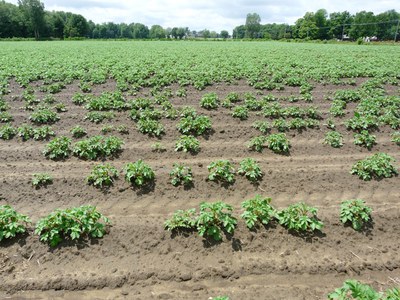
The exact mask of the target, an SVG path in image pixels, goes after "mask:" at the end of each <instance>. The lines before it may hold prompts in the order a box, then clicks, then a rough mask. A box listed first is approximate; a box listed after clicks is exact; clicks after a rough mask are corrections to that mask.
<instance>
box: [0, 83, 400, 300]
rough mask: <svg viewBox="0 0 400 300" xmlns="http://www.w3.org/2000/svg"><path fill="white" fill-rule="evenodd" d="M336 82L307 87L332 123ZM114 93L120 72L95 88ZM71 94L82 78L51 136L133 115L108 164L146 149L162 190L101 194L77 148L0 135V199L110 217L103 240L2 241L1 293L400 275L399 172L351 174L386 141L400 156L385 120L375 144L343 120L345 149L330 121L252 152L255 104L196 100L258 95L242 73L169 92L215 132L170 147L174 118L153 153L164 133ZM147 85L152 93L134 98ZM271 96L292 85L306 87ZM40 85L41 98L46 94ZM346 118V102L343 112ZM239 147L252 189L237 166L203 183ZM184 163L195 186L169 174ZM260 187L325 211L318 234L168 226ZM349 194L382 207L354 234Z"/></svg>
mask: <svg viewBox="0 0 400 300" xmlns="http://www.w3.org/2000/svg"><path fill="white" fill-rule="evenodd" d="M362 81H363V80H362V79H360V80H358V81H357V82H358V84H359V83H361V82H362ZM39 85H40V82H39V83H37V86H39ZM339 88H354V87H349V86H320V85H317V86H316V87H315V89H314V90H313V96H314V102H313V103H312V105H315V106H317V107H319V109H320V110H321V111H322V112H323V116H324V119H325V118H327V116H328V111H329V106H330V104H329V101H327V100H324V96H326V95H329V94H330V93H331V92H332V91H334V90H336V89H339ZM114 89H115V82H113V81H110V82H108V83H107V84H104V85H99V86H96V87H95V89H94V91H93V93H94V94H96V95H98V94H100V93H101V92H102V91H105V90H114ZM172 89H173V90H175V89H176V87H175V86H173V87H172ZM11 90H12V93H11V94H10V95H8V96H6V99H7V100H8V101H9V103H10V105H11V106H12V108H11V110H10V112H11V113H12V114H13V116H14V118H15V120H14V122H13V124H14V125H15V126H19V125H21V124H22V123H29V120H28V117H29V113H28V112H25V111H24V110H23V109H21V106H22V104H23V103H22V102H21V101H19V100H18V99H17V100H12V96H15V95H20V94H21V93H22V89H21V88H19V87H18V86H17V85H16V84H15V83H12V86H11ZM76 91H78V89H77V84H76V83H74V84H72V85H70V86H67V88H66V89H64V90H63V91H62V92H61V93H59V94H57V95H56V96H55V97H56V99H57V100H58V101H59V102H63V103H65V104H66V106H67V108H68V112H66V113H62V114H60V116H61V120H60V121H59V122H57V123H56V124H54V125H53V129H54V130H55V132H56V134H57V135H67V136H70V133H69V130H70V128H72V127H73V126H75V125H77V124H80V125H82V126H83V127H84V128H86V129H87V131H88V133H89V136H91V135H95V134H100V133H101V132H100V130H101V128H102V127H103V126H104V124H114V125H120V124H126V125H127V126H128V127H129V128H130V133H129V135H119V134H118V133H116V132H114V133H113V134H114V135H117V136H118V135H119V136H120V137H121V138H123V140H124V141H125V145H124V147H123V152H122V153H121V155H120V156H119V157H118V158H115V159H114V160H112V161H111V163H112V164H113V165H115V166H116V167H117V168H119V169H121V168H122V166H123V165H124V164H126V163H127V162H134V161H136V160H138V159H143V160H144V161H145V162H148V163H149V164H150V165H151V166H152V167H153V168H154V170H155V172H156V184H155V187H154V189H153V190H150V191H146V192H145V193H142V192H138V191H135V190H133V189H132V188H130V187H129V186H128V185H127V183H125V182H124V180H123V178H122V176H121V178H120V179H118V180H117V181H116V184H115V185H114V186H113V187H112V188H110V189H109V190H108V191H107V192H102V191H99V190H97V189H95V188H93V187H91V186H88V185H86V183H85V177H86V176H87V175H88V174H89V172H90V170H91V169H92V167H93V166H94V165H95V164H97V163H98V162H92V161H82V160H79V159H77V158H75V157H72V158H69V159H68V160H66V161H61V162H60V161H58V162H54V161H50V160H47V159H46V158H45V157H44V156H43V155H42V150H43V149H44V146H45V144H46V142H36V141H28V142H22V141H21V140H20V139H19V138H17V137H15V138H14V139H13V140H11V141H0V204H5V203H8V204H10V205H12V206H14V207H15V208H16V209H17V210H18V211H19V212H21V213H25V214H27V215H29V216H30V217H31V218H32V219H33V221H34V222H36V221H37V220H38V219H39V218H40V217H43V216H45V215H46V214H48V213H50V212H51V211H53V210H55V209H57V208H67V207H71V206H78V205H83V204H92V205H96V206H97V207H98V209H99V210H100V212H102V213H103V214H105V215H106V216H108V217H110V219H111V221H112V224H113V226H112V227H111V228H110V232H109V234H108V235H106V236H105V237H104V238H103V239H99V240H89V241H82V242H79V243H69V242H66V243H63V244H62V245H60V246H59V247H57V248H56V249H50V248H49V247H48V246H47V245H46V244H43V243H41V242H39V240H38V237H37V236H35V235H34V234H33V232H32V231H33V229H30V232H29V233H30V234H29V235H26V236H24V237H21V238H18V239H15V240H12V241H7V242H6V243H5V244H4V245H3V246H2V248H0V258H1V259H0V280H1V281H0V282H1V284H0V298H7V299H48V298H51V299H208V298H209V297H215V296H217V295H228V296H230V298H231V299H323V298H325V297H326V294H327V293H328V292H330V291H332V290H333V289H334V288H336V287H339V286H341V285H342V283H343V281H344V280H346V279H349V278H355V279H359V280H362V281H363V282H366V283H370V284H372V285H373V286H374V287H376V288H377V289H378V290H381V289H386V288H388V287H391V286H393V285H395V284H396V283H397V285H398V284H399V282H400V256H399V255H398V253H400V240H399V238H398V237H399V232H400V210H399V208H400V204H399V199H400V189H399V186H400V185H399V178H398V177H395V178H390V179H384V180H381V181H370V182H363V181H361V180H359V179H358V178H357V177H356V176H354V175H350V173H349V171H350V168H351V165H352V164H353V163H354V162H356V161H357V160H359V159H362V158H365V157H366V156H368V155H370V154H372V153H375V152H378V151H382V152H386V153H389V154H390V155H391V156H393V157H394V158H395V159H396V160H397V161H400V153H399V148H398V146H396V145H395V144H394V143H392V142H391V141H390V133H391V132H392V131H393V130H391V129H390V128H386V127H382V128H381V129H380V131H379V132H376V133H375V134H376V136H377V142H378V144H377V145H376V146H375V147H374V148H373V149H372V150H371V151H368V150H366V149H365V148H361V147H358V146H355V145H353V143H352V141H353V136H352V135H353V134H352V133H351V132H349V131H347V130H346V129H345V127H344V126H343V125H339V124H340V123H341V122H342V121H341V120H340V119H336V124H337V125H339V126H338V130H339V131H340V132H342V133H343V134H344V136H345V140H344V142H345V145H344V147H342V148H340V149H334V148H331V147H330V146H327V145H323V144H322V140H323V138H324V134H325V132H326V131H327V129H326V127H325V126H323V125H322V124H323V123H324V120H322V121H321V126H320V128H319V129H312V130H311V129H309V130H306V131H303V132H297V131H290V132H289V133H288V136H289V138H290V140H291V143H292V148H291V151H290V155H289V156H282V155H277V154H273V153H272V152H271V151H269V150H267V149H265V150H264V151H263V153H257V152H250V151H248V149H247V146H246V143H247V142H248V141H249V140H250V138H251V137H253V136H255V135H258V132H257V131H256V130H255V129H253V128H252V127H251V124H252V123H253V122H254V121H255V120H258V119H260V120H261V119H263V117H262V116H257V115H256V113H254V112H253V113H251V117H250V118H249V120H246V121H239V120H237V119H234V118H232V117H231V116H230V112H229V110H228V109H225V108H222V107H220V108H219V109H218V110H215V111H207V110H204V109H202V108H200V107H199V100H200V98H201V95H202V94H204V93H206V92H210V91H214V92H216V93H217V94H218V95H219V97H220V98H224V97H225V95H226V94H227V93H228V92H231V91H236V92H240V93H244V92H253V93H255V92H256V91H255V90H253V89H252V88H250V87H249V86H248V85H247V84H246V83H245V82H239V83H238V85H224V84H216V85H214V86H212V87H207V88H206V89H205V90H204V91H201V92H199V91H196V90H195V89H192V88H189V90H188V96H187V97H186V98H177V97H174V98H173V100H172V102H173V104H174V105H175V106H177V107H180V106H183V105H192V106H195V107H196V108H197V109H198V111H199V112H201V113H204V114H206V115H209V116H211V118H212V123H213V130H214V132H213V134H211V135H210V136H209V137H208V138H207V139H205V138H200V143H201V151H200V152H199V153H198V154H197V155H191V154H184V153H180V152H175V151H174V144H175V141H176V140H177V138H178V137H179V136H180V134H179V132H178V131H177V130H176V129H175V126H176V124H177V121H171V120H166V119H163V120H162V123H163V124H164V125H165V128H166V134H165V135H164V136H163V137H162V139H161V140H160V141H161V142H162V144H163V145H164V146H165V147H166V148H167V151H166V152H164V153H154V152H152V151H151V145H152V144H153V143H154V142H155V141H157V139H156V138H150V137H147V136H145V135H143V134H141V133H139V132H138V131H137V129H136V127H135V124H134V123H133V122H132V121H131V120H129V116H128V112H122V113H117V118H116V119H115V120H113V121H112V122H105V123H103V124H99V125H94V124H93V123H90V122H88V121H84V120H83V118H84V115H85V114H86V112H87V111H86V110H85V109H83V108H82V107H78V106H75V105H73V104H72V102H71V97H72V95H73V94H74V93H75V92H76ZM396 91H397V92H396ZM387 92H388V94H396V93H398V90H397V89H396V87H391V86H388V87H387ZM147 93H148V90H144V91H141V92H140V93H139V94H138V96H146V95H147ZM267 93H269V92H263V94H267ZM273 93H274V94H276V95H291V94H298V89H297V88H287V89H285V90H284V91H282V92H273ZM37 95H38V96H39V97H41V96H43V94H42V93H40V92H37ZM129 98H133V97H129ZM284 105H296V106H298V105H311V104H308V103H307V104H305V103H293V104H289V103H284ZM353 108H354V106H353ZM351 114H352V109H351V106H350V109H349V110H348V114H347V116H346V117H345V118H344V119H346V118H348V117H350V116H351ZM244 157H253V158H255V159H256V160H257V161H258V162H259V163H260V166H261V168H262V170H263V171H264V173H265V175H264V178H263V180H262V181H261V182H260V184H259V185H258V186H255V185H252V184H251V183H249V182H248V181H247V180H246V179H244V178H242V177H240V176H237V177H236V178H237V179H236V182H235V183H234V184H233V185H230V186H227V187H224V186H221V185H220V184H217V183H213V182H209V181H206V178H207V165H208V164H209V163H210V162H211V161H214V160H216V159H222V158H224V159H230V160H232V161H233V162H235V165H236V166H237V165H238V162H239V161H240V160H241V159H243V158H244ZM178 161H179V162H185V163H187V164H188V165H190V166H191V167H192V170H193V174H194V186H193V187H192V188H191V189H188V190H185V189H184V188H183V187H173V186H172V185H171V184H170V183H169V177H168V172H169V171H170V169H171V167H172V164H173V163H174V162H178ZM396 164H397V166H398V162H397V163H396ZM38 172H48V173H50V174H51V175H52V176H53V177H54V179H55V180H54V184H53V185H50V186H48V187H47V188H41V189H34V188H33V187H32V186H31V183H30V180H31V176H32V174H33V173H38ZM255 194H262V195H265V196H269V197H272V199H273V204H274V205H275V206H276V207H277V208H282V207H285V206H287V205H289V204H291V203H293V202H297V201H300V200H304V201H306V202H307V203H309V204H311V205H313V206H316V207H318V208H319V216H320V218H321V219H322V221H323V222H324V224H325V227H324V229H323V233H321V234H315V235H313V236H306V237H304V236H296V235H293V234H290V233H288V232H287V230H285V229H284V228H282V227H281V226H279V225H278V224H272V225H271V226H268V227H267V228H262V229H259V230H257V231H249V230H247V229H246V227H245V225H244V224H243V222H239V226H238V228H237V229H236V231H235V233H234V235H233V236H226V237H225V238H224V240H223V241H222V242H221V243H213V242H211V241H210V240H205V239H202V238H201V237H199V236H197V235H196V234H194V233H192V234H187V235H178V236H175V235H171V233H169V232H167V231H165V230H164V229H163V222H164V221H165V220H166V218H167V217H168V216H170V215H171V214H172V213H173V212H174V211H175V210H177V209H187V208H190V207H197V206H198V205H199V203H200V202H202V201H216V200H223V201H226V202H228V203H229V204H231V205H233V206H234V207H235V208H237V211H236V212H235V213H236V214H239V213H240V210H239V208H240V203H241V202H242V201H244V200H246V199H249V198H251V197H252V196H254V195H255ZM355 198H361V199H364V200H365V201H366V202H367V203H368V204H369V205H370V206H371V207H372V208H373V210H374V211H373V224H372V225H371V227H370V228H369V230H368V231H367V232H363V233H358V232H355V231H354V230H352V229H351V228H349V227H344V226H342V224H341V223H340V222H339V220H338V212H339V205H340V202H341V201H342V200H346V199H355Z"/></svg>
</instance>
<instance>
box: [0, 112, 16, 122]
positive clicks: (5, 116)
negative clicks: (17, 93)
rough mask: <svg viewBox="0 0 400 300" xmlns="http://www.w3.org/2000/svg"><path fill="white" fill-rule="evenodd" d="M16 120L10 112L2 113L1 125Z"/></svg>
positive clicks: (0, 117)
mask: <svg viewBox="0 0 400 300" xmlns="http://www.w3.org/2000/svg"><path fill="white" fill-rule="evenodd" d="M13 120H14V117H13V116H12V115H11V114H10V113H9V112H8V111H2V112H0V123H8V122H11V121H13Z"/></svg>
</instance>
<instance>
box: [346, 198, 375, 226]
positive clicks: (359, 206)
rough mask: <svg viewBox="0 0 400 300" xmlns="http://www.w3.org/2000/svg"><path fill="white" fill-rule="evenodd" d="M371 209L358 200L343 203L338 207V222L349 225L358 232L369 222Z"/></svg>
mask: <svg viewBox="0 0 400 300" xmlns="http://www.w3.org/2000/svg"><path fill="white" fill-rule="evenodd" d="M371 212H372V209H371V208H370V207H368V206H366V205H365V202H364V201H363V200H360V199H355V200H347V201H343V202H342V205H341V207H340V221H342V223H343V224H346V223H351V225H352V227H353V228H354V229H355V230H360V229H361V228H362V226H363V225H364V223H365V222H368V221H369V220H370V216H371Z"/></svg>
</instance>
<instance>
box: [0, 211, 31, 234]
mask: <svg viewBox="0 0 400 300" xmlns="http://www.w3.org/2000/svg"><path fill="white" fill-rule="evenodd" d="M30 222H31V221H30V219H29V218H28V217H27V216H25V215H23V214H19V213H17V212H16V211H15V210H14V209H13V208H12V207H11V206H9V205H0V242H1V241H2V240H3V239H10V238H14V237H16V235H17V234H19V233H24V232H25V231H26V225H27V224H28V223H30Z"/></svg>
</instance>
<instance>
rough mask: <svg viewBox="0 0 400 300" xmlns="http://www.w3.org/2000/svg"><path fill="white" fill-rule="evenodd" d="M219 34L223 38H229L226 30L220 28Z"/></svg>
mask: <svg viewBox="0 0 400 300" xmlns="http://www.w3.org/2000/svg"><path fill="white" fill-rule="evenodd" d="M219 36H220V37H221V38H223V39H227V38H229V32H228V31H227V30H221V33H220V34H219Z"/></svg>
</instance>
